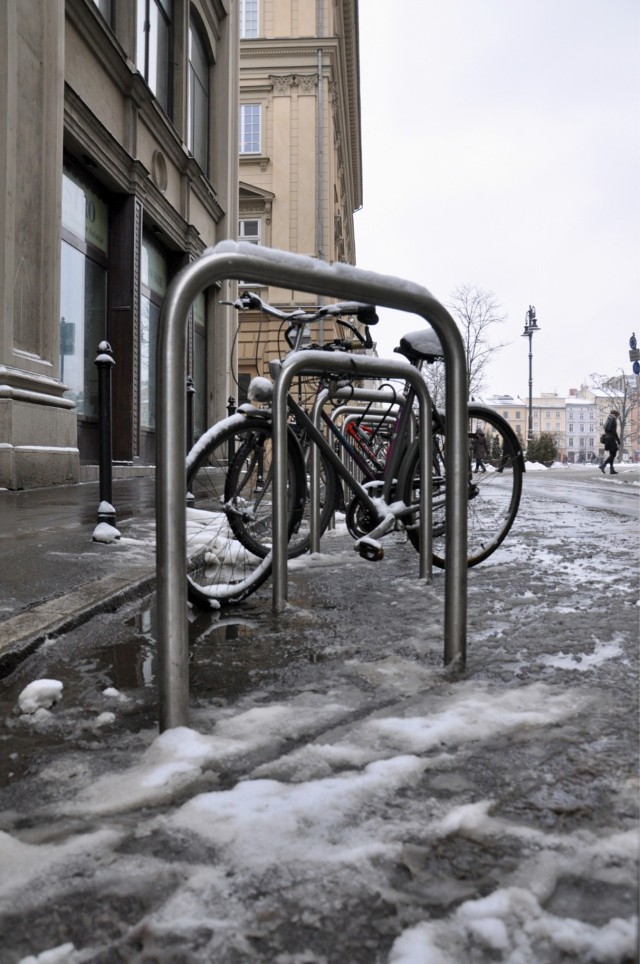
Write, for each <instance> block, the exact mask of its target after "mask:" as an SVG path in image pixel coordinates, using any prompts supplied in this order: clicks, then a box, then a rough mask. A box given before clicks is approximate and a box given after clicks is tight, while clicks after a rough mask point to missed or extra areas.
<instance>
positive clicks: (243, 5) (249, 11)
mask: <svg viewBox="0 0 640 964" xmlns="http://www.w3.org/2000/svg"><path fill="white" fill-rule="evenodd" d="M257 36H258V0H240V39H241V40H250V39H251V38H252V37H257Z"/></svg>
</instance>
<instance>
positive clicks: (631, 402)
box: [589, 368, 640, 461]
mask: <svg viewBox="0 0 640 964" xmlns="http://www.w3.org/2000/svg"><path fill="white" fill-rule="evenodd" d="M618 372H619V374H618V375H614V376H613V377H611V376H610V375H599V374H598V372H592V373H591V375H589V378H590V380H591V388H592V390H594V391H597V392H600V393H601V394H602V395H604V396H605V397H606V398H609V399H610V400H611V407H612V408H615V409H617V410H618V411H619V412H620V455H619V456H618V461H620V460H621V459H622V455H623V453H624V446H625V440H626V436H627V434H628V428H629V426H630V424H631V422H632V420H633V418H634V416H635V422H636V424H637V420H638V415H639V409H640V378H638V376H637V375H626V374H625V373H624V371H623V370H622V368H619V369H618Z"/></svg>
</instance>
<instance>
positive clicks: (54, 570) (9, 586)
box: [0, 464, 640, 669]
mask: <svg viewBox="0 0 640 964" xmlns="http://www.w3.org/2000/svg"><path fill="white" fill-rule="evenodd" d="M617 468H618V475H617V477H616V478H615V479H611V478H610V476H609V475H608V474H607V475H606V477H605V476H603V475H602V473H601V472H600V471H599V469H598V466H597V465H595V466H588V467H587V466H578V465H576V466H568V467H558V468H557V469H549V470H547V469H544V468H542V467H539V469H536V467H535V466H528V467H527V473H528V475H534V474H535V473H536V472H537V471H540V472H547V471H549V472H552V473H554V474H555V475H557V477H558V478H567V479H568V480H572V479H575V480H576V481H578V480H579V481H584V482H591V483H597V484H601V485H609V484H618V483H620V484H624V485H627V484H635V485H638V484H640V465H628V464H627V465H625V464H622V465H619V466H618V467H617ZM525 486H526V478H525ZM113 504H114V508H115V510H116V526H117V528H118V530H119V531H120V533H121V539H120V540H119V541H118V542H117V543H113V544H111V545H107V544H103V543H98V542H93V541H92V535H93V532H94V529H95V527H96V524H97V513H98V506H99V485H98V483H97V482H87V483H83V484H78V485H69V486H56V487H51V488H46V489H45V488H43V489H31V490H24V491H20V492H12V491H7V490H0V520H1V525H0V667H2V666H4V667H5V669H6V666H7V663H8V664H9V667H11V666H12V665H14V664H15V662H16V660H17V659H19V658H20V657H21V656H22V655H24V654H25V653H26V652H29V651H31V650H32V649H33V648H34V647H35V646H37V645H38V644H39V643H41V642H42V641H43V640H44V639H45V638H47V637H48V636H53V635H56V634H59V633H62V632H65V631H67V630H69V629H73V628H75V627H76V626H78V625H80V624H81V623H83V622H85V621H87V620H88V619H90V618H91V616H93V615H95V614H96V613H98V612H101V611H107V610H115V609H116V608H117V607H118V606H119V605H121V604H122V603H123V602H126V601H129V600H132V599H134V598H137V597H139V596H142V595H145V594H146V593H148V592H151V591H152V590H153V588H154V585H155V480H154V479H153V478H151V477H143V478H132V479H114V481H113Z"/></svg>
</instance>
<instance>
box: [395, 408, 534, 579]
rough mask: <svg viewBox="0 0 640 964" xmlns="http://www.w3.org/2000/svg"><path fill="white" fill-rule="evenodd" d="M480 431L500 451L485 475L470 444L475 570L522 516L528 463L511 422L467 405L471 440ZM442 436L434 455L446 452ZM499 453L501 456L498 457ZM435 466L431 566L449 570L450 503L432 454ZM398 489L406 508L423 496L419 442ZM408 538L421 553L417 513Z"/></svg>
mask: <svg viewBox="0 0 640 964" xmlns="http://www.w3.org/2000/svg"><path fill="white" fill-rule="evenodd" d="M478 428H481V429H482V430H483V431H484V433H485V436H486V437H487V438H488V439H489V440H490V443H489V444H490V445H491V446H492V448H493V450H494V451H495V452H496V455H495V457H494V458H493V459H487V462H488V466H487V468H486V472H484V473H482V472H480V473H474V472H473V471H472V464H473V463H472V461H471V445H470V446H469V460H468V466H469V469H468V471H469V500H468V503H467V505H468V512H467V565H468V566H469V567H472V566H477V565H478V564H479V563H480V562H483V561H484V560H485V559H487V558H488V557H489V556H490V555H491V554H492V553H493V552H495V550H496V549H497V548H498V546H499V545H501V543H502V542H504V540H505V538H506V537H507V535H508V533H509V530H510V529H511V527H512V525H513V522H514V519H515V517H516V515H517V513H518V507H519V505H520V497H521V495H522V477H523V473H524V462H523V458H522V451H521V449H520V444H519V442H518V439H517V437H516V435H515V434H514V432H513V429H512V428H511V427H510V426H509V424H508V423H507V422H506V421H505V420H504V419H503V418H502V417H501V416H500V415H498V413H497V412H494V411H493V410H492V409H488V408H485V407H484V406H482V405H470V406H469V432H468V435H469V440H470V441H471V439H472V437H473V436H474V434H475V432H476V431H477V430H478ZM444 441H445V437H444V432H443V433H441V434H440V436H439V437H438V436H436V438H435V440H434V443H435V448H436V452H438V451H440V452H443V450H444ZM498 453H499V454H498ZM433 465H434V468H433V517H432V532H433V542H434V549H433V557H432V558H433V565H434V566H436V567H438V568H439V569H444V568H445V566H446V558H445V556H446V552H445V530H446V499H445V470H444V463H443V460H442V458H441V457H439V456H438V454H436V455H434V463H433ZM399 476H400V477H399V484H398V491H399V493H400V497H401V498H402V499H403V501H404V502H405V503H406V504H407V505H415V504H416V503H417V502H418V500H419V497H420V473H419V453H418V443H417V441H416V442H413V443H412V445H411V446H410V448H409V450H408V452H407V455H406V457H405V459H404V461H403V466H402V467H401V470H400V473H399ZM406 527H407V535H408V537H409V540H410V541H411V543H412V545H413V546H414V548H415V549H416V550H419V549H420V530H419V525H418V514H417V513H414V514H413V515H412V516H411V517H409V519H408V521H407V524H406Z"/></svg>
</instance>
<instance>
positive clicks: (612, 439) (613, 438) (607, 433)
mask: <svg viewBox="0 0 640 964" xmlns="http://www.w3.org/2000/svg"><path fill="white" fill-rule="evenodd" d="M619 418H620V412H619V411H618V409H617V408H612V409H611V414H610V415H609V417H608V419H607V421H606V422H605V423H604V435H603V440H604V450H605V452H608V453H609V456H608V458H606V459H605V458H603V459H602V461H601V463H600V466H599V467H600V471H601V472H602V474H603V475H604V474H605V471H606V468H607V465H608V466H609V474H610V475H617V474H618V473H617V472H616V470H615V469H614V467H613V463H614V461H615V457H616V455H617V454H618V449H619V447H620V437H619V435H618V419H619Z"/></svg>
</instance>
